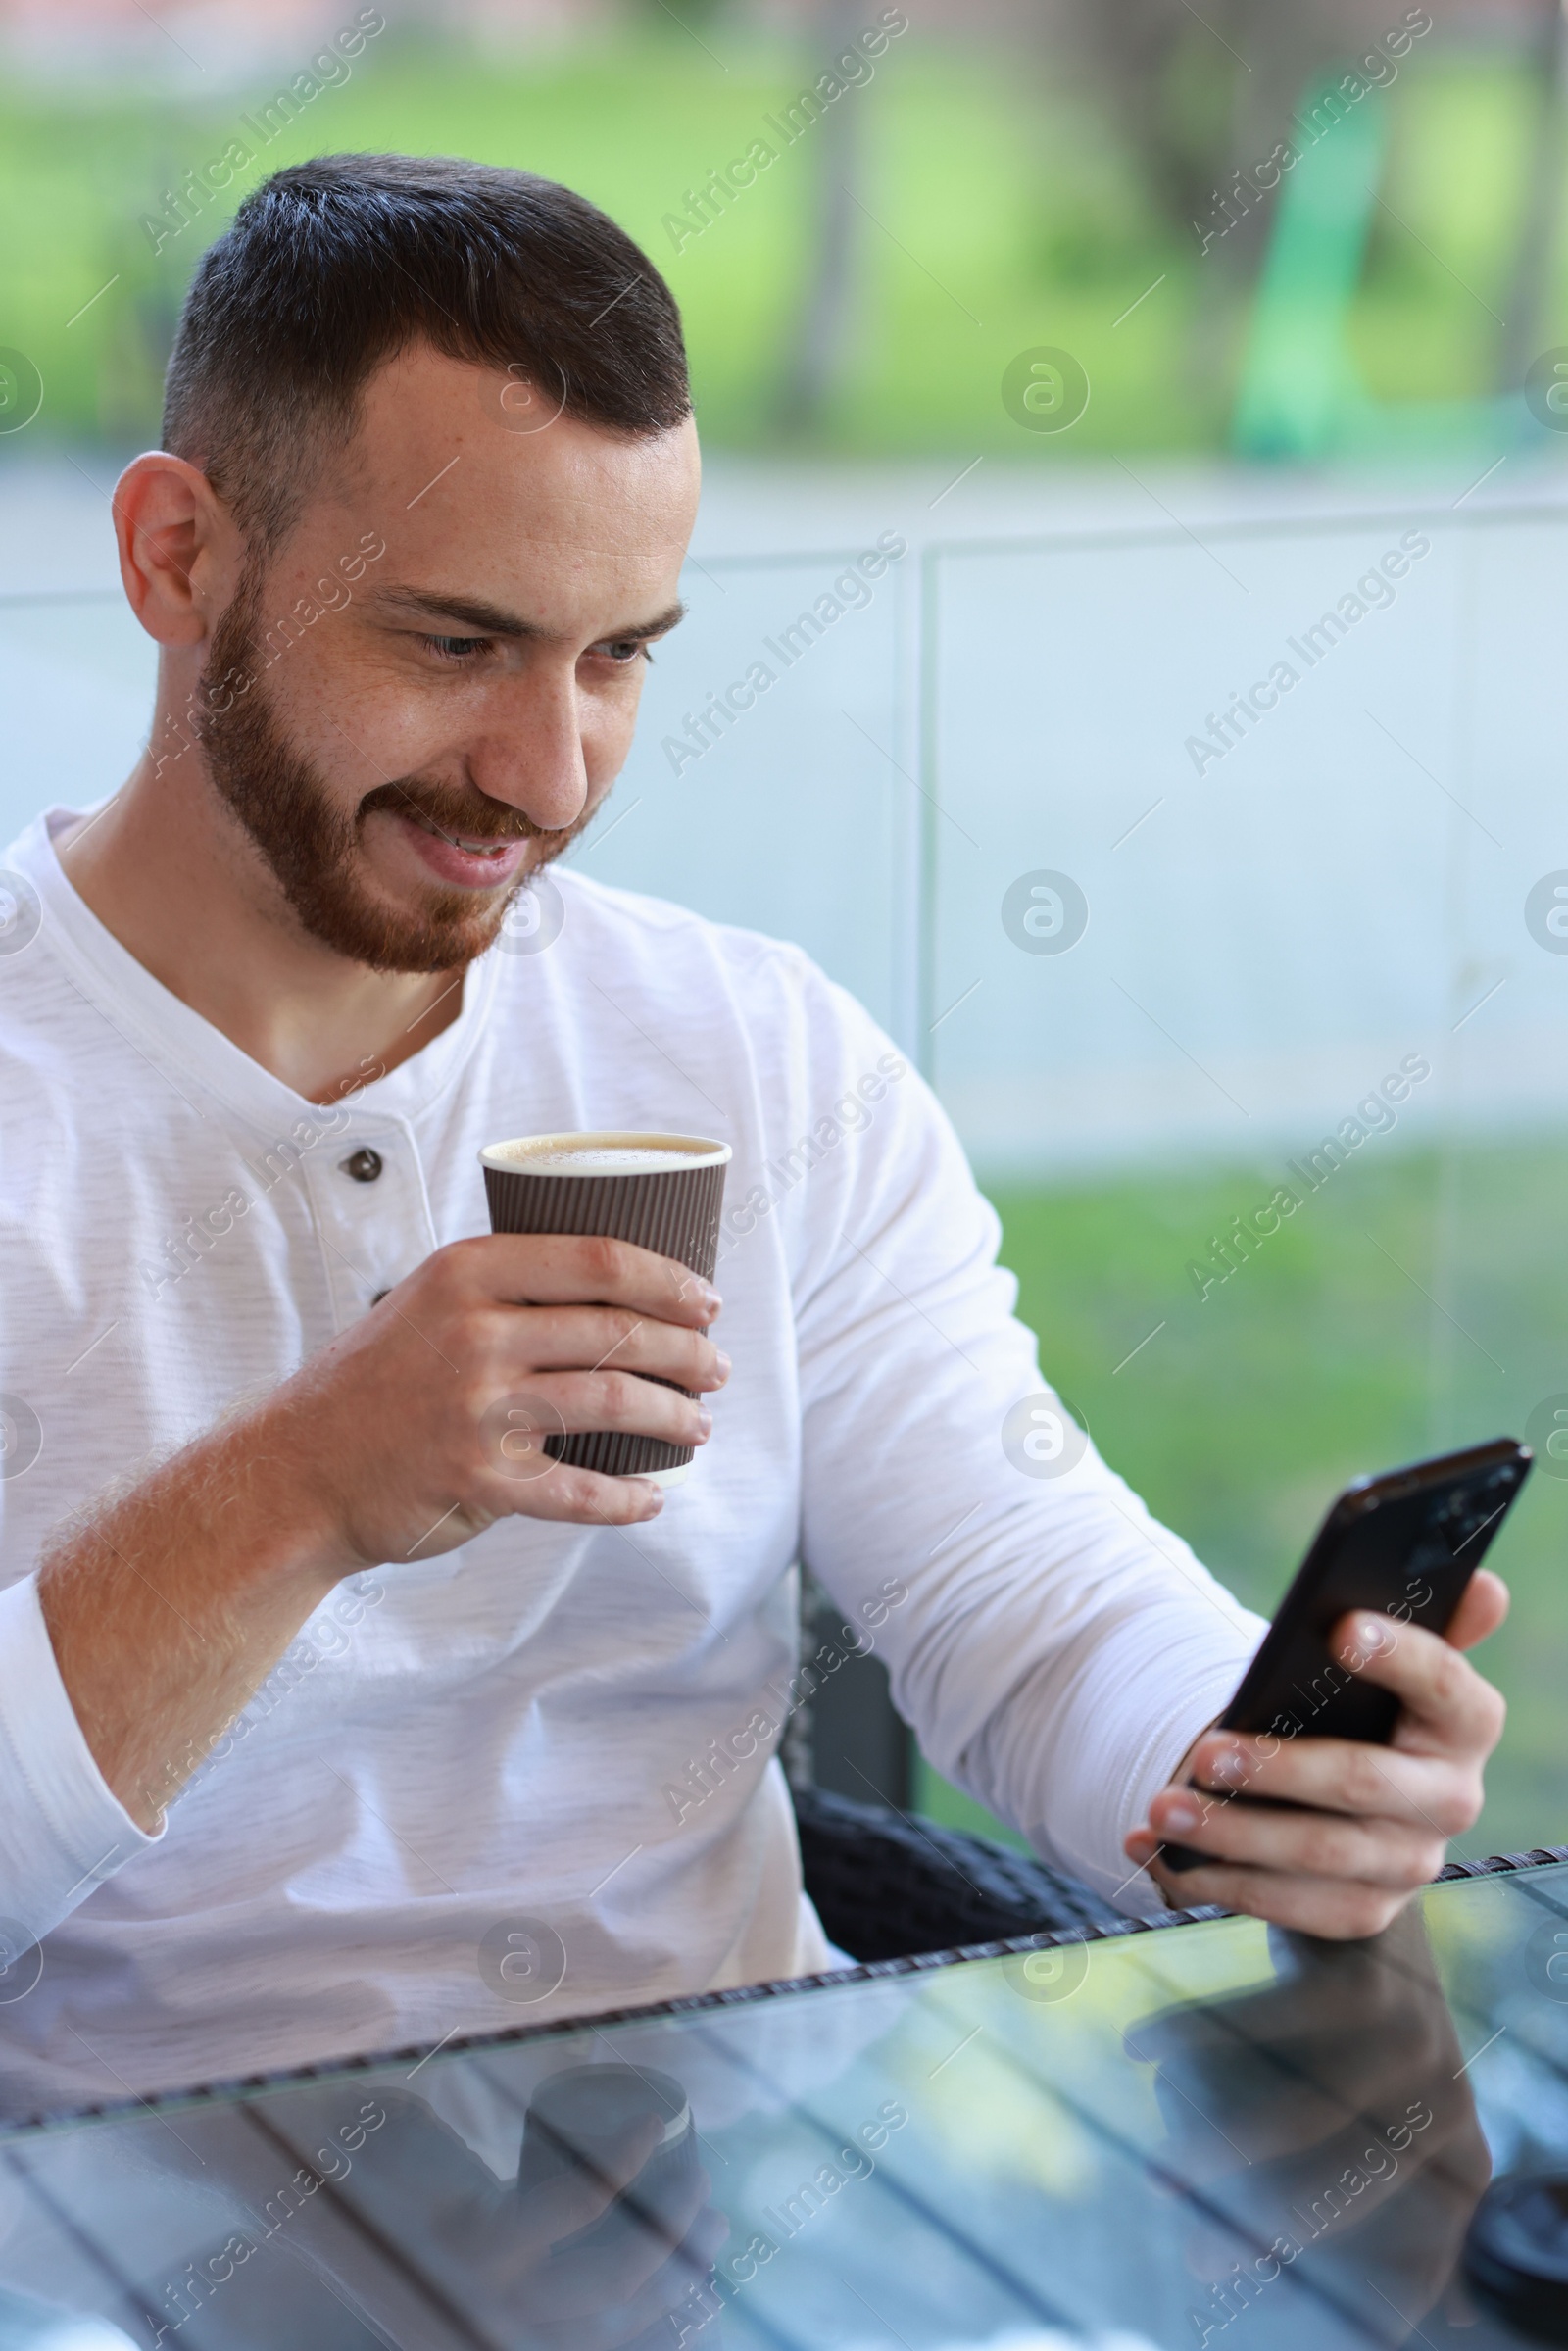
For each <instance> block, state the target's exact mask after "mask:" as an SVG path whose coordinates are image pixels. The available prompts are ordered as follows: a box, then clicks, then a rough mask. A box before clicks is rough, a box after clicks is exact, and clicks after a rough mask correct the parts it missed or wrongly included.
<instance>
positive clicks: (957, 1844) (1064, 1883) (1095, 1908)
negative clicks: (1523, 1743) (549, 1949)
mask: <svg viewBox="0 0 1568 2351" xmlns="http://www.w3.org/2000/svg"><path fill="white" fill-rule="evenodd" d="M794 1799H795V1818H796V1821H797V1824H798V1825H799V1828H800V1833H801V1859H802V1862H803V1864H804V1868H805V1874H806V1890H807V1892H808V1893H809V1895H810V1897H811V1900H812V1902H813V1903H814V1904H815V1906H816V1913H817V1916H818V1918H820V1920H821V1922H822V1925H823V1927H824V1929H825V1930H826V1933H827V1936H828V1939H829V1941H831V1942H834V1943H836V1944H837V1945H838V1947H839V1949H840V1950H841V1951H847V1952H848V1953H849V1955H850V1957H851V1958H852V1959H857V1960H860V1961H862V1962H868V1961H871V1960H879V1959H912V1958H914V1957H916V1956H917V1955H918V1954H919V1953H921V1952H923V1951H953V1950H962V1949H964V1948H966V1947H967V1946H968V1945H970V1944H973V1943H992V1942H1006V1941H1008V1940H1010V1939H1012V1938H1013V1937H1015V1936H1021V1935H1071V1936H1073V1937H1075V1938H1082V1939H1084V1940H1090V1939H1093V1938H1096V1937H1098V1936H1101V1935H1124V1934H1126V1932H1127V1929H1128V1927H1129V1925H1130V1924H1131V1922H1130V1921H1129V1920H1128V1918H1127V1917H1126V1916H1125V1914H1124V1913H1123V1912H1121V1911H1119V1910H1115V1909H1113V1908H1112V1907H1111V1905H1110V1903H1108V1902H1107V1901H1105V1900H1104V1899H1103V1897H1102V1896H1101V1895H1100V1894H1097V1893H1096V1892H1094V1891H1093V1889H1092V1888H1091V1887H1090V1886H1083V1885H1081V1884H1080V1883H1079V1882H1078V1880H1077V1879H1075V1878H1069V1877H1068V1876H1067V1875H1066V1874H1065V1872H1064V1871H1061V1870H1054V1869H1052V1868H1051V1867H1050V1865H1049V1864H1048V1863H1046V1862H1044V1861H1037V1860H1036V1859H1035V1858H1034V1856H1033V1855H1032V1854H1028V1853H1015V1852H1013V1851H1012V1850H1011V1849H1010V1848H1009V1847H1008V1846H1006V1845H999V1844H998V1843H996V1841H995V1840H994V1839H993V1838H991V1837H974V1836H971V1835H970V1834H969V1833H968V1831H966V1830H962V1829H945V1828H943V1827H941V1826H940V1824H939V1823H938V1822H936V1821H928V1820H922V1819H920V1818H919V1817H918V1816H917V1815H915V1814H913V1813H907V1812H895V1811H893V1810H892V1808H891V1807H889V1806H886V1805H881V1804H861V1803H859V1802H858V1801H857V1800H856V1799H855V1798H854V1797H853V1796H840V1795H832V1794H830V1793H829V1792H828V1790H827V1789H826V1788H796V1789H795V1790H794ZM1562 1861H1568V1845H1538V1846H1536V1847H1535V1848H1534V1850H1532V1851H1530V1852H1528V1853H1494V1854H1491V1855H1490V1856H1489V1857H1488V1858H1487V1859H1486V1860H1484V1861H1450V1862H1449V1863H1448V1864H1447V1867H1446V1869H1444V1870H1442V1871H1441V1872H1440V1873H1439V1875H1440V1878H1443V1879H1447V1878H1476V1877H1484V1876H1491V1875H1493V1874H1495V1873H1500V1872H1506V1871H1509V1870H1517V1869H1529V1868H1533V1867H1535V1866H1537V1865H1539V1864H1541V1863H1543V1862H1562ZM1224 1916H1225V1913H1224V1912H1223V1911H1222V1910H1217V1909H1215V1908H1214V1907H1213V1906H1212V1905H1211V1904H1210V1905H1207V1906H1204V1907H1202V1908H1199V1909H1193V1910H1175V1911H1171V1912H1169V1913H1168V1914H1166V1918H1165V1920H1164V1921H1163V1922H1162V1923H1166V1924H1169V1925H1172V1926H1174V1925H1176V1924H1177V1923H1178V1922H1179V1921H1183V1920H1190V1919H1214V1918H1223V1917H1224Z"/></svg>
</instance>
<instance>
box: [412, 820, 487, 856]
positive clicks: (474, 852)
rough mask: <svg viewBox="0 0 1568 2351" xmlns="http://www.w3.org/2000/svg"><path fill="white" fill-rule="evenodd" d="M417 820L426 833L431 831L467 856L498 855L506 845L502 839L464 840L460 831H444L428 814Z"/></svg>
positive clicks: (440, 839)
mask: <svg viewBox="0 0 1568 2351" xmlns="http://www.w3.org/2000/svg"><path fill="white" fill-rule="evenodd" d="M417 821H418V822H419V823H420V824H421V825H423V827H424V829H425V831H426V832H427V833H433V834H434V835H435V837H436V839H437V840H438V841H445V842H446V843H448V845H449V846H450V847H451V848H453V849H461V850H464V851H465V852H466V854H467V855H468V856H469V857H500V855H501V853H502V851H503V850H504V849H505V848H506V846H507V845H506V843H505V842H504V841H468V840H465V839H464V838H463V836H462V835H461V834H460V833H448V832H444V831H443V830H442V828H441V826H440V825H439V824H436V823H434V822H433V821H432V819H431V818H430V817H428V816H421V817H419V818H418V819H417Z"/></svg>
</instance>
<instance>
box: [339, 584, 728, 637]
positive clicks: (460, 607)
mask: <svg viewBox="0 0 1568 2351" xmlns="http://www.w3.org/2000/svg"><path fill="white" fill-rule="evenodd" d="M371 601H372V602H373V603H374V604H375V605H377V606H379V607H380V609H381V610H382V611H383V612H406V613H408V614H410V615H411V616H413V617H429V618H436V619H444V620H461V621H462V622H463V623H464V624H465V626H466V627H468V628H471V629H472V630H473V631H474V632H475V634H476V635H479V636H483V637H513V638H530V637H531V638H535V639H541V638H546V637H548V636H549V634H550V631H549V630H548V629H543V628H540V627H539V626H538V624H537V623H536V622H535V621H532V620H522V619H519V618H518V616H517V614H516V613H515V612H504V611H503V610H502V608H501V606H500V605H495V604H486V603H485V602H484V601H483V600H482V599H481V598H478V597H473V596H448V595H447V594H445V592H444V591H443V590H441V589H439V588H378V589H376V591H375V592H374V595H373V597H372V599H371ZM685 617H686V607H685V606H684V605H683V604H680V603H678V602H677V603H675V604H672V605H670V606H669V607H668V608H667V609H666V610H665V611H664V612H658V613H656V614H655V616H654V618H653V619H652V620H633V621H629V622H628V623H627V625H626V626H625V627H624V628H612V629H607V630H606V631H605V633H604V636H603V638H601V639H598V640H596V642H599V643H606V644H608V643H615V644H620V643H625V642H629V641H636V642H638V643H642V642H644V641H646V640H647V639H648V638H650V637H662V636H663V635H664V634H665V632H666V631H667V630H669V629H672V628H673V627H674V626H675V625H676V623H677V622H678V621H681V620H684V619H685Z"/></svg>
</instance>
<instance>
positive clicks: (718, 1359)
mask: <svg viewBox="0 0 1568 2351" xmlns="http://www.w3.org/2000/svg"><path fill="white" fill-rule="evenodd" d="M713 1364H714V1368H715V1370H716V1371H717V1373H718V1376H719V1378H720V1379H721V1380H727V1379H728V1378H729V1374H730V1361H729V1357H728V1355H726V1354H725V1352H724V1350H723V1348H722V1347H718V1348H717V1349H716V1350H715V1352H714V1356H713Z"/></svg>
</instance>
